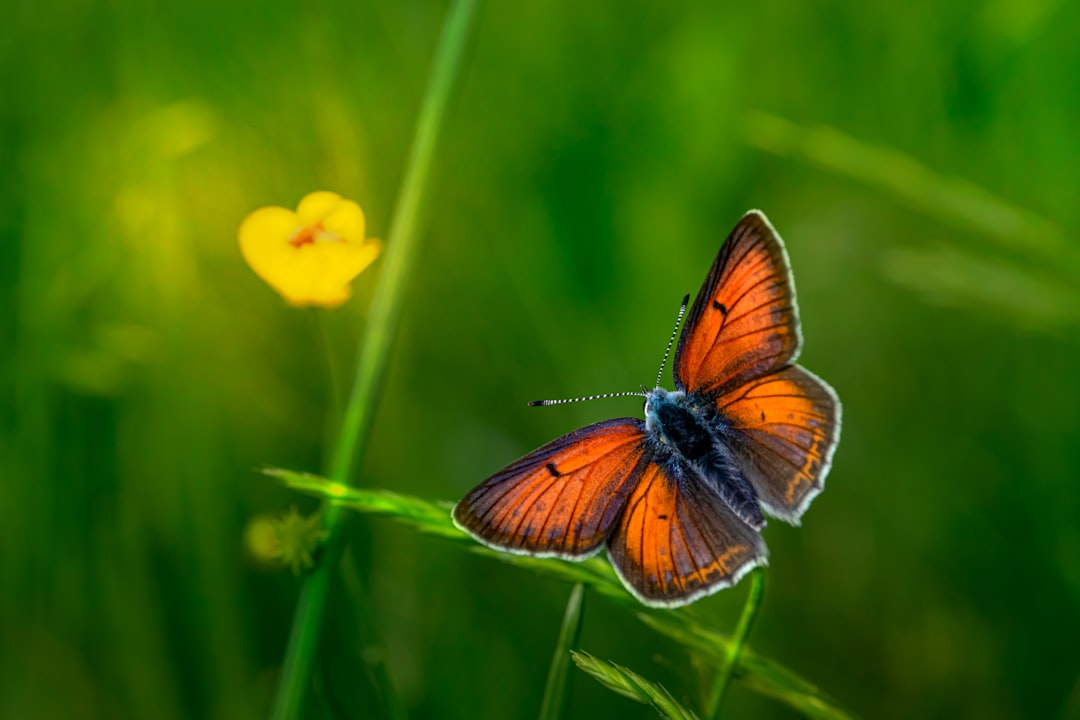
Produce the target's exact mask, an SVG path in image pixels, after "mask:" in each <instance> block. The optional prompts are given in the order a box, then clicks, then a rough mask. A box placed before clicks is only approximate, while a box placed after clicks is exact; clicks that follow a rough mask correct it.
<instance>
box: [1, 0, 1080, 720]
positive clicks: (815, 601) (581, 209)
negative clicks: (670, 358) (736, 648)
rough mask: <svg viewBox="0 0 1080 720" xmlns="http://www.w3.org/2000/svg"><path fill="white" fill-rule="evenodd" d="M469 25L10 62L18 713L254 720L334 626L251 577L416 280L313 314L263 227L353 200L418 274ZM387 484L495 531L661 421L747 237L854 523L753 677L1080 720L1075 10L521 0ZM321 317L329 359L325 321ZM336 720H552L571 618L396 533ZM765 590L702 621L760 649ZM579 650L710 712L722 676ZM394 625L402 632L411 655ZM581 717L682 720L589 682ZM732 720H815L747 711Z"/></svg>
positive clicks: (386, 546)
mask: <svg viewBox="0 0 1080 720" xmlns="http://www.w3.org/2000/svg"><path fill="white" fill-rule="evenodd" d="M446 8H447V6H446V4H445V3H441V2H405V3H402V2H380V3H370V2H344V1H341V0H321V1H320V2H315V3H306V4H301V3H292V4H290V3H269V4H268V3H262V2H251V0H240V1H238V2H233V3H228V4H222V3H218V2H209V1H208V0H191V1H190V2H186V3H171V4H168V3H156V2H149V1H148V0H118V1H116V2H107V3H102V2H91V1H89V0H72V1H71V2H67V3H63V4H57V3H49V2H45V3H30V2H14V3H10V4H8V5H7V6H6V7H5V12H4V23H3V28H2V29H0V167H2V168H3V173H2V174H0V188H2V192H0V307H2V308H3V312H0V382H2V385H0V387H2V390H3V399H2V402H0V553H2V564H0V628H2V630H0V637H2V639H3V640H2V641H3V652H2V655H0V663H2V667H0V714H2V715H3V716H5V717H13V718H14V717H20V718H21V717H35V718H49V717H63V718H181V717H207V718H259V717H264V716H265V715H266V713H267V711H268V708H269V705H270V702H271V698H272V693H273V689H274V686H275V681H276V675H277V672H278V670H279V666H280V662H281V658H282V655H283V651H284V646H285V641H286V637H287V633H288V630H289V625H290V622H291V618H292V611H293V608H294V605H295V601H296V595H297V590H298V587H299V582H298V580H297V579H296V578H294V577H293V576H292V575H291V573H289V572H288V571H282V570H281V569H280V568H277V567H275V566H273V564H271V563H267V562H265V561H263V560H260V559H259V557H258V555H257V553H255V552H253V550H252V547H251V545H250V543H249V542H248V540H247V539H246V538H248V537H250V536H251V534H252V533H251V528H252V527H258V526H259V521H260V518H261V519H263V520H265V518H267V517H270V516H275V515H280V514H282V513H284V512H286V511H287V510H288V509H289V507H290V506H292V505H294V504H295V505H297V506H298V507H299V508H300V509H301V511H303V512H309V511H311V510H313V509H314V507H315V504H314V503H313V502H312V501H311V500H309V499H308V498H304V497H299V496H296V495H294V494H292V493H290V492H288V491H286V490H284V489H282V488H280V487H278V486H277V485H276V484H275V483H274V482H273V481H272V480H270V479H268V478H265V477H263V476H260V475H258V474H256V473H255V472H254V471H253V469H254V468H256V467H258V466H261V465H263V464H273V465H279V466H284V467H290V468H296V469H307V470H313V471H317V470H319V469H320V468H321V467H322V465H323V448H324V446H325V442H324V440H325V438H326V436H327V433H328V432H329V431H332V427H330V428H328V422H327V417H328V413H329V412H331V409H332V408H333V406H334V394H333V391H331V390H330V385H329V382H328V372H327V369H326V368H327V363H326V358H325V354H324V352H323V349H322V347H321V345H320V343H321V340H320V330H319V325H320V323H321V324H322V325H324V326H325V328H326V330H327V332H328V333H329V335H330V337H331V345H332V350H333V356H334V359H335V362H336V363H337V366H338V368H339V370H340V371H341V372H342V373H347V369H348V368H349V367H350V366H351V363H352V362H353V357H354V351H355V346H356V342H357V339H358V337H359V333H360V330H361V329H362V327H363V322H364V314H365V311H366V308H367V306H368V304H369V301H370V296H371V292H372V288H373V285H374V282H375V280H376V277H377V275H378V272H379V265H378V264H376V265H375V266H374V268H373V269H372V270H370V271H368V272H367V273H365V275H363V276H361V277H360V278H359V279H358V280H357V282H356V283H355V284H354V290H355V296H354V298H353V299H352V300H351V301H350V303H349V304H348V305H346V306H345V307H344V308H342V309H341V310H339V311H337V312H335V313H333V314H330V315H326V314H325V313H321V314H320V313H315V312H313V311H297V310H294V309H291V308H289V307H287V306H286V305H285V304H284V302H283V301H282V300H281V299H280V298H279V297H278V296H276V295H275V294H274V293H273V292H272V291H271V290H270V289H269V288H268V287H267V286H266V285H264V284H263V283H262V282H261V281H260V280H259V279H257V278H256V277H255V276H254V274H253V273H252V272H251V271H250V270H249V269H248V268H247V267H246V266H245V265H244V263H243V260H242V259H241V257H240V253H239V250H238V247H237V243H236V228H237V226H238V224H239V222H240V221H241V219H242V218H243V217H244V216H245V215H246V214H247V213H248V212H250V211H251V210H253V209H255V208H257V207H260V206H262V205H270V204H276V205H285V206H288V207H294V206H295V204H296V202H297V201H298V200H299V199H300V197H302V196H303V195H304V194H306V193H307V192H309V191H311V190H316V189H329V190H335V191H338V192H340V193H342V194H344V195H345V196H347V197H351V198H355V199H356V200H358V201H359V202H360V203H361V204H362V205H363V206H364V208H365V210H366V212H367V214H368V220H369V232H370V233H371V234H373V235H375V236H383V237H384V236H385V233H386V231H387V226H388V224H389V218H390V215H391V211H392V207H393V202H394V199H395V196H396V193H397V188H398V185H399V182H400V180H401V176H402V172H403V168H404V161H405V157H406V153H407V148H408V143H409V140H410V138H411V134H412V129H413V124H414V119H415V116H416V112H417V110H418V107H419V102H420V98H421V96H422V94H423V89H424V86H425V82H426V77H427V71H428V64H429V61H430V58H431V55H432V52H433V48H434V44H435V39H436V36H437V33H438V30H439V27H440V24H441V21H442V18H443V16H444V13H445V11H446ZM474 30H475V34H474V38H473V39H474V43H473V45H472V46H471V48H470V50H469V53H468V56H467V65H466V72H465V75H464V77H463V78H462V85H461V91H460V93H459V95H458V97H457V100H456V102H455V103H454V106H453V110H452V113H451V115H450V120H449V122H448V125H447V127H446V132H445V135H444V140H445V142H444V144H443V145H442V148H441V153H440V156H439V160H438V170H437V174H436V177H435V179H434V183H435V184H434V186H433V192H432V195H431V198H432V202H431V204H430V214H429V220H430V222H429V230H428V231H427V232H426V233H425V236H424V238H423V242H422V247H421V253H420V256H419V257H418V258H417V263H416V272H415V274H414V275H413V277H412V278H411V283H410V285H409V291H408V296H407V298H406V300H405V307H404V318H403V324H402V328H401V334H400V336H399V338H398V342H397V344H396V347H395V350H394V354H393V356H392V360H391V369H390V372H389V376H388V377H387V379H386V383H385V387H384V388H383V396H382V403H381V406H380V410H379V413H378V419H377V424H376V429H375V433H374V437H373V438H372V443H371V445H370V449H369V452H368V454H367V457H366V458H365V459H364V462H363V463H362V468H361V477H360V479H359V482H361V483H362V484H364V485H365V486H369V487H383V488H388V489H392V490H395V491H398V492H402V493H408V494H415V495H419V496H423V497H428V498H442V499H448V500H452V499H456V498H458V497H460V496H461V495H462V494H463V493H464V492H466V491H467V490H468V489H469V488H471V487H472V486H473V485H474V484H476V483H477V482H479V481H480V480H481V479H483V478H484V477H486V476H487V475H489V474H491V473H492V472H494V471H495V470H497V469H499V468H500V467H501V466H503V465H504V464H506V463H508V462H510V461H511V460H513V459H515V458H516V457H517V456H518V455H520V454H521V453H523V452H525V451H527V450H530V449H532V448H533V447H536V446H537V445H540V444H541V443H543V442H546V441H547V440H549V439H550V438H552V437H554V436H556V435H557V434H560V433H563V432H566V431H569V430H570V429H573V428H575V427H577V426H580V425H582V424H585V423H588V422H591V421H595V420H599V419H603V418H607V417H613V416H617V415H628V414H629V415H634V414H637V413H638V412H639V411H640V403H639V402H638V401H637V400H636V399H626V400H609V401H604V402H595V403H588V404H581V405H574V406H568V407H560V408H548V409H530V408H528V407H526V405H525V403H526V401H528V400H531V399H534V398H541V397H564V396H571V395H578V394H586V393H596V392H605V391H615V390H630V389H634V388H636V387H638V386H639V385H640V384H641V383H650V382H652V378H653V373H654V372H655V368H656V365H657V362H658V361H659V359H660V355H661V353H662V351H663V346H664V343H665V342H666V340H667V336H668V333H669V331H670V326H671V320H672V317H673V315H674V313H675V310H676V308H677V305H678V301H679V299H680V298H681V297H682V295H683V294H684V293H687V292H696V290H697V287H698V286H699V284H700V282H701V281H702V279H703V278H704V276H705V273H706V271H707V269H708V266H709V263H710V262H711V261H712V259H713V257H714V255H715V253H716V251H717V248H718V247H719V245H720V242H721V241H722V239H723V237H724V236H725V234H726V233H727V231H728V230H729V229H730V227H731V226H732V225H733V224H734V222H735V221H736V220H737V219H738V217H739V216H740V215H741V214H742V213H743V212H744V211H745V210H746V209H747V208H750V207H760V208H762V209H764V210H765V211H766V212H767V213H768V214H769V217H770V218H771V219H772V221H773V223H774V224H775V225H776V227H777V228H778V229H779V231H780V232H781V233H782V234H783V235H784V237H785V239H786V240H787V244H788V249H789V251H790V254H791V257H792V262H793V265H794V268H795V276H796V282H797V285H798V289H799V300H800V305H801V309H802V316H803V327H804V331H805V336H806V345H805V351H804V353H803V357H802V362H803V363H804V364H805V365H806V366H807V367H809V368H810V369H811V370H813V371H814V372H816V373H818V374H820V375H821V376H822V377H824V378H826V379H827V380H828V381H829V382H830V383H832V384H833V385H834V386H835V387H836V389H837V391H838V392H839V394H840V397H841V398H842V400H843V402H844V411H845V412H844V433H843V437H842V441H841V443H840V446H839V450H838V452H837V455H836V461H835V464H834V467H833V471H832V474H831V475H830V477H829V486H828V491H827V492H825V493H824V494H823V495H822V496H821V497H820V498H819V499H818V500H817V501H816V502H815V503H814V506H813V508H812V509H811V511H810V512H809V513H808V514H807V516H806V518H805V519H804V523H803V527H801V528H798V529H795V528H790V527H787V526H783V525H782V524H781V523H778V522H774V523H772V524H770V526H769V528H768V529H767V530H766V532H765V536H766V540H767V541H768V543H769V546H770V548H771V551H772V566H771V570H770V573H769V586H768V589H767V594H766V598H765V605H764V608H763V611H762V614H761V616H760V617H759V620H758V624H757V627H756V628H755V633H754V635H753V637H752V641H751V644H752V646H753V648H754V649H755V650H757V651H759V652H761V653H763V654H765V655H767V656H769V657H771V658H773V659H775V660H777V661H779V662H781V663H783V664H785V665H787V666H788V667H790V668H791V669H793V670H794V671H796V672H798V673H799V674H801V675H803V676H804V677H806V678H807V679H809V680H810V681H812V682H814V683H816V684H818V685H819V686H820V687H822V688H823V689H824V690H825V691H826V692H828V693H830V694H831V695H832V696H834V697H835V698H837V699H838V700H839V702H840V703H841V704H842V705H844V706H845V707H847V708H849V709H850V710H851V711H852V712H854V713H857V714H860V715H863V716H867V717H882V718H907V717H938V718H951V717H979V718H1009V717H1046V718H1065V717H1080V684H1078V677H1080V649H1078V647H1080V646H1078V643H1077V640H1078V639H1080V612H1078V608H1080V525H1078V524H1077V522H1076V519H1077V518H1078V517H1080V478H1078V468H1080V248H1078V247H1077V242H1076V232H1077V230H1078V229H1080V203H1078V202H1077V188H1078V186H1080V83H1078V82H1077V79H1078V78H1080V50H1078V41H1080V5H1078V4H1076V3H1065V2H1059V1H1058V0H989V1H988V2H975V1H968V0H961V1H956V2H950V3H899V2H894V3H854V2H836V1H832V2H808V3H796V2H780V3H773V2H759V3H749V4H748V3H714V4H708V5H705V4H702V5H689V4H686V5H684V4H673V5H664V4H653V3H643V2H642V3H632V4H625V3H568V2H564V3H550V2H525V3H489V4H488V5H486V6H485V7H484V8H483V9H482V12H481V13H480V14H479V16H478V18H477V24H476V26H475V28H474ZM320 315H321V316H322V317H321V319H320V317H319V316H320ZM348 561H349V563H350V565H351V567H353V568H355V570H356V573H355V579H356V581H357V582H358V583H359V584H360V585H362V586H363V588H364V593H363V594H364V595H366V596H367V597H368V601H367V602H368V604H369V605H370V608H365V607H364V604H363V603H361V602H360V601H358V600H357V599H356V597H355V596H350V595H348V594H347V593H346V592H345V591H344V590H342V589H341V588H338V591H337V592H335V594H334V602H333V605H332V608H331V610H332V612H331V614H330V616H329V618H328V623H327V625H328V628H329V632H328V634H327V641H326V645H325V650H324V653H323V655H322V663H321V672H320V676H319V687H318V692H317V694H316V702H315V703H314V704H313V709H312V713H313V716H317V717H318V716H327V717H331V716H339V717H347V718H359V717H373V716H379V715H380V714H381V713H382V712H383V709H382V708H383V706H382V705H380V701H379V699H378V698H377V694H376V692H375V691H374V690H373V686H372V683H371V682H370V680H369V679H368V676H367V674H366V673H365V658H367V659H370V658H371V657H372V654H373V653H379V652H381V651H379V650H378V649H377V647H376V644H374V643H375V641H374V640H373V638H375V637H379V638H381V639H382V642H383V643H384V644H385V657H386V659H387V662H388V665H389V668H390V672H391V674H392V676H393V679H394V682H395V685H396V686H397V688H398V691H399V693H400V695H401V702H402V704H403V705H404V706H405V708H406V709H407V710H408V713H409V715H410V716H413V717H433V718H506V717H530V716H535V713H536V711H537V709H538V707H539V703H540V698H541V695H542V692H543V684H544V678H545V675H546V672H547V666H548V663H549V661H550V653H551V649H552V647H553V644H554V642H555V635H556V633H557V629H558V625H559V622H560V619H561V614H562V610H563V605H564V603H565V600H566V597H567V593H568V590H569V588H568V587H567V586H565V585H560V584H558V583H554V582H552V581H549V580H546V579H543V578H540V577H537V576H534V575H531V574H529V573H527V572H525V571H522V570H519V569H516V568H511V567H507V566H503V565H502V564H500V563H497V562H493V561H491V560H489V559H485V558H479V557H473V556H471V555H469V554H468V553H464V552H462V551H461V548H460V547H459V546H456V545H452V544H449V543H446V542H444V541H442V540H439V539H436V538H430V537H425V536H420V535H418V534H416V533H415V532H414V531H412V530H410V529H408V528H405V527H401V526H398V525H395V524H393V523H390V522H388V521H385V520H374V519H368V518H359V519H358V521H356V522H353V524H352V526H351V528H350V553H349V556H348ZM745 591H746V588H745V586H740V587H738V588H736V589H734V590H730V591H726V592H723V593H720V594H719V595H717V596H714V597H711V598H709V599H706V600H703V601H702V602H701V603H699V604H698V606H697V609H698V610H699V612H700V613H701V614H702V615H703V616H705V617H712V618H714V620H715V626H716V627H718V628H721V629H729V628H731V627H732V626H733V624H734V622H735V619H736V617H737V614H738V612H739V609H740V607H741V603H742V600H743V598H744V596H745ZM587 604H588V607H587V608H586V619H585V627H584V633H583V637H582V640H581V646H582V647H583V648H585V649H586V650H588V651H590V652H592V653H594V654H596V655H598V656H599V657H602V658H607V659H610V660H613V661H615V662H618V663H621V664H623V665H627V666H629V667H631V668H633V669H635V670H637V671H638V672H640V673H642V674H643V675H645V676H646V677H649V678H651V679H654V680H658V681H661V682H663V683H664V684H665V685H666V686H667V687H668V688H670V689H671V690H672V691H673V693H674V694H675V695H676V697H679V698H686V699H688V700H689V701H690V702H691V704H693V703H694V702H695V699H696V697H697V694H696V693H697V691H698V687H697V681H696V679H695V674H694V672H693V670H692V668H691V666H690V662H689V660H688V658H687V656H686V654H685V652H684V651H683V650H682V649H681V648H679V647H678V646H675V645H673V644H672V643H670V642H668V641H666V640H664V639H662V638H660V637H659V636H658V635H656V634H654V633H652V632H651V631H650V630H648V629H646V628H645V627H644V626H642V625H641V624H640V623H638V622H637V621H636V620H635V619H633V617H632V616H631V615H630V614H629V613H626V612H624V611H623V610H621V609H616V608H613V607H612V606H609V605H606V604H605V603H604V602H603V601H602V600H599V599H595V600H594V601H593V602H589V603H587ZM372 624H373V626H372ZM571 703H572V704H571V717H580V718H584V717H596V716H609V715H610V714H613V713H619V714H620V715H624V716H626V717H640V718H648V717H653V716H654V714H653V712H652V711H651V710H649V709H648V708H646V707H644V706H640V705H635V704H633V703H631V702H630V701H629V700H625V699H623V698H620V697H617V696H615V695H613V694H611V693H610V692H609V691H607V690H605V689H603V688H602V687H601V686H599V685H598V684H597V683H595V682H594V681H593V680H592V679H591V678H588V677H586V676H584V675H581V674H577V676H576V677H575V680H574V687H573V694H572V699H571ZM727 709H728V711H729V716H731V717H761V718H784V717H791V716H792V712H791V711H790V710H788V709H787V708H785V707H784V706H782V705H779V704H777V703H775V702H773V701H770V700H767V699H764V698H761V697H759V696H756V695H752V694H750V693H748V692H747V691H746V690H745V689H742V688H740V687H739V686H738V685H736V686H735V688H734V690H733V694H732V697H731V698H730V700H729V703H728V705H727Z"/></svg>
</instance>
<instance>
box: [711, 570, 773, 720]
mask: <svg viewBox="0 0 1080 720" xmlns="http://www.w3.org/2000/svg"><path fill="white" fill-rule="evenodd" d="M764 594H765V568H762V567H758V568H754V570H753V573H752V574H751V577H750V593H749V594H748V595H747V596H746V604H745V605H743V611H742V615H741V616H740V617H739V624H738V625H737V626H736V627H735V634H734V635H732V636H731V645H730V646H729V647H728V654H727V660H726V661H725V662H724V667H723V668H721V670H720V675H719V676H718V677H717V678H716V684H715V685H713V689H712V694H711V696H710V697H709V706H708V708H707V712H706V713H705V717H706V718H709V719H710V720H713V719H714V718H718V717H720V706H721V705H722V704H723V702H724V696H725V695H727V689H728V686H729V685H731V678H732V676H734V674H735V668H736V667H737V666H738V665H739V658H740V657H741V656H742V649H743V646H744V645H745V644H746V639H747V638H748V637H749V636H750V630H751V628H753V626H754V618H756V617H757V613H758V610H759V609H760V608H761V598H762V596H763V595H764Z"/></svg>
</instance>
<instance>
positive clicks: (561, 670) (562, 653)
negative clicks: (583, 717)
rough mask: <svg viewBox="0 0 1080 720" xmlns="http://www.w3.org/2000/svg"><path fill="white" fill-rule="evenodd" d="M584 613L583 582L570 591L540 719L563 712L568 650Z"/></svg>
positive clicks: (556, 719)
mask: <svg viewBox="0 0 1080 720" xmlns="http://www.w3.org/2000/svg"><path fill="white" fill-rule="evenodd" d="M584 612H585V585H583V584H582V583H577V584H576V585H574V589H573V590H571V591H570V599H569V600H567V601H566V613H565V614H564V615H563V622H562V629H560V630H559V640H558V642H557V643H556V645H555V654H554V655H552V657H551V668H550V669H549V670H548V677H547V686H546V687H545V688H544V701H543V703H541V705H540V720H562V717H563V716H564V715H566V697H567V695H569V694H570V659H571V657H570V650H571V649H572V648H573V647H574V646H575V645H577V644H578V638H580V637H581V618H582V615H583V614H584Z"/></svg>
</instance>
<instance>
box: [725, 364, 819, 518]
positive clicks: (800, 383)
mask: <svg viewBox="0 0 1080 720" xmlns="http://www.w3.org/2000/svg"><path fill="white" fill-rule="evenodd" d="M716 405H717V408H718V409H719V410H720V411H721V412H722V413H723V415H724V416H725V417H726V418H727V419H728V421H729V422H730V423H731V424H732V426H733V427H734V430H735V432H733V433H732V435H731V440H732V441H731V443H730V444H731V449H732V451H733V452H734V453H735V455H736V457H737V458H738V459H739V461H740V465H741V467H742V469H743V472H744V473H746V476H747V479H748V480H749V481H750V483H751V485H753V487H754V491H755V492H756V493H757V495H758V500H759V501H760V502H761V504H762V505H763V506H764V507H765V509H766V510H767V511H768V512H770V513H771V514H772V515H775V516H776V517H779V518H783V519H784V520H788V521H789V522H798V519H799V516H800V515H802V514H803V512H804V511H805V510H806V508H807V506H809V504H810V501H811V500H812V499H813V498H814V496H816V495H817V494H818V493H819V492H821V490H822V489H823V488H824V487H825V475H826V474H827V473H828V471H829V465H830V463H831V462H832V455H833V450H834V449H835V448H836V442H837V440H838V439H839V436H840V403H839V401H838V400H837V398H836V393H835V392H833V389H832V388H831V387H829V386H828V384H826V383H825V382H824V381H823V380H821V379H820V378H818V377H817V376H815V375H814V374H813V373H811V372H809V371H807V370H804V369H803V368H801V367H799V366H798V365H792V366H790V367H787V368H784V369H783V370H780V371H779V372H776V373H773V374H771V375H767V376H766V377H763V378H760V379H758V380H754V381H751V382H749V383H747V384H746V385H744V386H742V387H739V388H736V389H735V390H733V391H732V392H730V393H728V394H727V395H724V396H721V397H720V398H718V399H717V402H716Z"/></svg>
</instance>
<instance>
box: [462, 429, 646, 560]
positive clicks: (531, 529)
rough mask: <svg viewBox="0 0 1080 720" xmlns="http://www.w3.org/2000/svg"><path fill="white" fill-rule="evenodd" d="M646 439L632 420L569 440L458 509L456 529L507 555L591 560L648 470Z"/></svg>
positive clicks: (491, 482) (488, 483)
mask: <svg viewBox="0 0 1080 720" xmlns="http://www.w3.org/2000/svg"><path fill="white" fill-rule="evenodd" d="M644 439H645V431H644V423H642V422H641V421H640V420H635V419H632V418H620V419H616V420H608V421H606V422H601V423H596V424H595V425H589V426H588V427H584V428H582V429H580V430H576V431H574V432H572V433H570V434H568V435H564V436H563V437H561V438H558V439H557V440H553V441H552V442H550V443H548V444H547V445H545V446H543V447H542V448H539V449H537V450H534V451H533V452H531V453H529V454H528V455H526V456H525V457H523V458H521V459H520V460H518V461H517V462H515V463H513V464H512V465H510V466H508V467H507V468H505V469H504V470H502V471H500V472H498V473H496V474H495V475H493V476H491V477H490V478H488V479H487V480H485V481H484V482H483V483H481V484H480V485H479V486H477V487H476V488H475V489H474V490H473V491H472V492H470V493H469V494H468V495H466V496H465V497H464V498H463V499H462V500H461V502H459V503H458V504H457V505H456V506H455V507H454V522H455V523H457V525H458V527H460V528H461V529H462V530H465V531H466V532H467V533H469V534H470V535H472V536H473V537H475V538H476V539H477V540H479V541H480V542H482V543H484V544H485V545H490V546H492V547H496V548H499V549H500V550H509V551H510V552H518V553H524V554H529V555H540V556H558V557H566V558H581V557H585V556H587V555H591V554H592V553H594V552H596V551H597V550H598V549H599V548H600V546H601V545H603V543H604V540H605V539H607V536H608V535H609V534H610V532H611V527H612V525H614V523H615V520H616V519H617V518H618V516H619V512H620V511H621V510H622V508H623V505H624V504H625V502H626V495H627V493H628V492H629V490H630V488H631V487H633V485H634V484H635V482H636V480H637V478H638V476H640V474H641V471H642V469H643V468H644V465H645V463H644V462H643V460H642V457H643V454H644V450H643V447H644Z"/></svg>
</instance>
